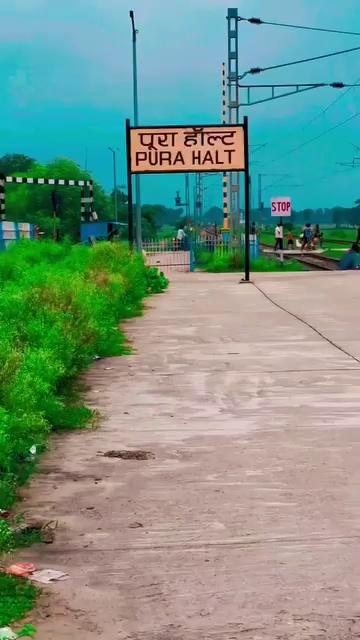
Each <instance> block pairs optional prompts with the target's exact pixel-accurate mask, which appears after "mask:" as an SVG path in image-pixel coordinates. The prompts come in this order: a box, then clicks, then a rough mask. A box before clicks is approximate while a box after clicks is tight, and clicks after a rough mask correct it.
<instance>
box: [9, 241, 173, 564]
mask: <svg viewBox="0 0 360 640" xmlns="http://www.w3.org/2000/svg"><path fill="white" fill-rule="evenodd" d="M166 286H167V281H166V279H165V278H164V277H163V276H162V275H159V274H158V273H157V271H156V270H154V269H147V268H146V267H145V265H144V262H143V258H142V256H141V255H139V254H137V253H135V252H134V253H130V252H129V251H128V249H127V248H126V247H124V246H123V245H121V244H117V243H103V244H98V245H96V246H95V247H93V248H90V247H84V246H71V245H67V244H63V245H58V244H54V243H52V242H44V243H34V242H33V243H31V242H24V243H19V244H17V245H16V246H14V247H12V248H10V249H9V250H7V251H6V252H4V253H2V254H0V509H8V508H10V507H11V506H12V504H13V502H14V499H15V497H16V487H17V485H18V484H21V483H23V482H24V481H26V479H27V478H28V476H29V474H30V473H31V470H32V468H33V466H34V459H33V456H32V455H31V452H30V449H31V448H32V447H33V445H36V448H37V451H38V452H41V451H42V450H44V448H45V446H46V442H47V437H48V435H49V432H50V430H51V429H53V428H55V429H72V428H78V427H84V426H85V425H86V423H87V422H88V421H89V419H90V418H91V417H92V412H91V411H90V410H88V409H87V408H85V407H83V406H82V405H81V404H80V403H79V402H78V401H77V399H76V398H71V397H70V399H69V394H67V393H66V389H67V387H68V386H69V381H70V382H71V381H73V380H74V378H75V376H77V375H78V374H79V372H81V371H82V370H84V369H85V368H86V367H87V366H88V365H89V364H90V363H91V362H92V361H93V360H94V358H96V357H97V356H100V357H105V356H112V355H120V354H122V353H123V352H124V351H126V344H125V339H124V335H123V334H122V333H121V331H119V329H118V325H119V322H120V321H121V320H123V319H124V318H128V317H130V316H134V315H136V314H139V313H141V309H142V300H143V298H144V297H145V296H146V295H148V294H149V293H158V292H160V291H162V290H163V289H164V288H165V287H166ZM6 526H7V525H5V526H4V523H3V524H2V523H1V521H0V552H1V551H7V550H8V546H9V540H8V532H7V530H6Z"/></svg>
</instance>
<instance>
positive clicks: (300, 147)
mask: <svg viewBox="0 0 360 640" xmlns="http://www.w3.org/2000/svg"><path fill="white" fill-rule="evenodd" d="M359 116H360V111H357V112H356V113H354V114H353V115H352V116H350V117H349V118H346V120H343V121H342V122H339V123H338V124H336V125H334V126H333V127H330V128H329V129H326V130H325V131H323V132H322V133H319V135H317V136H314V137H313V138H310V139H309V140H305V142H302V143H301V144H299V145H298V146H297V147H294V148H293V149H290V151H287V152H286V153H284V155H282V156H280V158H275V159H274V160H270V161H269V162H265V163H264V165H263V166H264V167H267V166H268V165H270V164H274V162H280V161H281V160H283V159H284V158H287V157H288V156H290V155H292V154H293V153H296V152H297V151H300V149H303V148H304V147H307V145H309V144H312V143H313V142H316V141H317V140H320V138H323V137H324V136H326V135H327V134H328V133H331V132H332V131H335V130H336V129H339V128H340V127H342V126H343V125H345V124H347V123H348V122H351V120H355V118H358V117H359Z"/></svg>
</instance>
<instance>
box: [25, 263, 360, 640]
mask: <svg viewBox="0 0 360 640" xmlns="http://www.w3.org/2000/svg"><path fill="white" fill-rule="evenodd" d="M238 280H239V277H237V276H234V275H212V274H211V275H210V274H201V273H195V274H176V275H175V276H174V281H173V283H172V285H171V288H170V291H169V293H167V294H165V295H161V296H158V297H154V298H151V299H149V300H148V304H147V306H148V311H147V313H146V314H145V316H144V317H142V318H138V319H136V320H134V321H131V322H130V323H128V325H127V332H128V335H129V337H130V339H131V341H132V343H133V345H134V355H132V356H129V357H123V358H113V359H108V360H106V361H98V362H97V363H95V365H94V367H93V368H92V370H91V372H90V373H89V375H88V376H87V383H88V384H89V385H90V387H89V391H88V401H89V403H90V404H91V405H92V406H93V407H94V408H97V409H99V410H100V411H101V413H102V415H103V416H104V419H103V424H102V428H101V429H100V430H98V431H92V432H87V433H72V434H69V435H67V436H66V437H59V438H56V439H54V441H53V446H52V450H51V451H50V452H49V453H48V455H47V456H45V458H44V461H43V464H42V468H41V471H40V474H39V475H38V476H37V477H36V478H35V480H34V482H33V483H32V487H31V489H30V490H29V491H28V492H27V493H26V499H27V501H26V503H25V505H24V506H26V507H27V508H28V509H29V511H30V512H32V513H36V514H38V515H41V516H45V517H51V518H52V519H53V518H58V519H59V521H60V528H59V531H58V534H57V538H56V542H55V543H54V545H51V546H49V547H44V546H38V547H34V548H32V549H30V550H27V551H24V552H23V553H22V559H24V560H31V561H35V562H36V564H37V565H38V566H39V567H41V568H42V567H53V568H56V569H61V570H64V571H66V572H68V573H69V575H70V579H69V580H68V581H67V582H64V583H58V584H54V585H52V586H51V587H50V589H49V593H50V595H49V596H47V598H46V599H45V600H44V601H43V604H42V605H41V607H40V608H39V610H38V611H37V612H36V613H35V615H34V616H33V618H34V620H33V621H34V623H35V624H36V626H37V627H38V629H39V635H38V637H39V640H48V639H49V638H56V640H68V639H69V638H71V637H74V638H76V640H92V639H94V640H95V638H102V640H115V638H116V639H118V640H202V639H204V640H225V639H226V640H238V639H243V640H275V639H281V640H305V639H306V640H308V639H310V638H314V639H315V638H316V639H317V640H335V639H336V640H338V639H340V638H344V639H345V638H346V639H349V640H350V639H352V638H357V637H360V498H359V496H360V322H359V310H360V308H359V291H360V274H358V273H343V272H329V273H323V272H321V273H318V272H305V273H291V274H269V275H266V276H261V275H256V277H255V281H254V282H255V284H254V285H252V284H242V285H239V284H238ZM255 285H256V286H255ZM281 307H283V308H281ZM291 314H292V315H291ZM123 448H137V449H145V450H148V451H151V452H152V453H153V454H154V456H155V458H154V459H150V460H147V461H122V460H119V459H108V458H105V457H103V455H102V453H103V452H105V451H107V450H109V449H123Z"/></svg>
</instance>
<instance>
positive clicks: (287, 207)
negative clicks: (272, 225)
mask: <svg viewBox="0 0 360 640" xmlns="http://www.w3.org/2000/svg"><path fill="white" fill-rule="evenodd" d="M271 215H272V217H281V218H289V217H290V216H291V198H289V197H288V196H283V197H281V196H279V197H277V198H271Z"/></svg>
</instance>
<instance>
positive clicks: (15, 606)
mask: <svg viewBox="0 0 360 640" xmlns="http://www.w3.org/2000/svg"><path fill="white" fill-rule="evenodd" d="M37 596H38V589H37V588H36V587H35V586H34V585H33V584H32V583H31V582H29V581H28V580H23V579H20V578H13V577H12V576H8V575H6V574H4V573H0V627H7V626H9V625H11V624H12V623H13V622H15V621H16V620H20V619H21V618H23V617H24V616H25V615H26V614H27V613H28V612H29V611H31V609H32V608H33V606H34V603H35V600H36V598H37Z"/></svg>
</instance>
